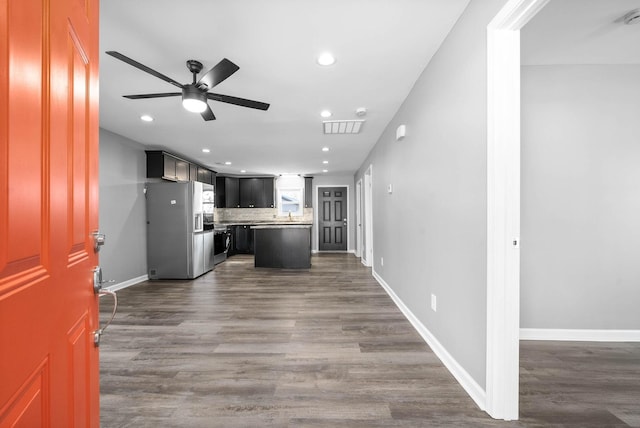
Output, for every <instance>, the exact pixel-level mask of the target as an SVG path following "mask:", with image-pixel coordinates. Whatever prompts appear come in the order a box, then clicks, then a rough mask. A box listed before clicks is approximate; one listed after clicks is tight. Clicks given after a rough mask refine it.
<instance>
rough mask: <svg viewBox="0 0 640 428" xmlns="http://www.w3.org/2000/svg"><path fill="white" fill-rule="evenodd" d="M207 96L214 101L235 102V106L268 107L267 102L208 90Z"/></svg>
mask: <svg viewBox="0 0 640 428" xmlns="http://www.w3.org/2000/svg"><path fill="white" fill-rule="evenodd" d="M207 98H209V99H210V100H214V101H220V102H222V103H228V104H235V105H237V106H241V107H249V108H255V109H258V110H267V109H268V108H269V104H267V103H262V102H260V101H253V100H246V99H244V98H238V97H232V96H229V95H222V94H212V93H210V92H208V93H207Z"/></svg>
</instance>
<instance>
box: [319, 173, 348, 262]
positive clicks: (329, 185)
mask: <svg viewBox="0 0 640 428" xmlns="http://www.w3.org/2000/svg"><path fill="white" fill-rule="evenodd" d="M322 187H346V189H347V251H346V252H347V253H350V252H353V250H349V248H350V245H349V244H350V243H351V239H350V235H351V233H350V232H351V211H350V208H351V201H350V200H349V196H350V195H351V186H350V185H349V184H316V185H315V186H314V193H313V194H314V201H313V228H314V229H315V233H314V236H315V244H314V246H313V252H314V253H319V252H320V222H319V220H318V219H319V217H318V209H319V205H320V188H322ZM326 252H329V253H330V252H331V251H323V253H326Z"/></svg>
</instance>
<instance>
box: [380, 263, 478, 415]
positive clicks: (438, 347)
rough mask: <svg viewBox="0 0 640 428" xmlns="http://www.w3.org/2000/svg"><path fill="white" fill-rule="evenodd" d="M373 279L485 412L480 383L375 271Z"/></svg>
mask: <svg viewBox="0 0 640 428" xmlns="http://www.w3.org/2000/svg"><path fill="white" fill-rule="evenodd" d="M373 277H374V278H375V279H376V281H378V283H379V284H380V285H381V286H382V288H384V290H385V291H386V292H387V294H388V295H389V297H391V300H393V302H394V303H395V304H396V306H397V307H398V309H400V311H402V313H403V314H404V316H405V317H406V318H407V320H409V322H410V323H411V325H413V328H415V329H416V331H417V332H418V334H420V336H422V338H423V339H424V341H425V342H427V345H429V347H430V348H431V349H432V350H433V352H434V353H435V354H436V356H437V357H438V358H439V359H440V361H442V363H443V364H444V366H445V367H446V368H447V370H449V372H451V374H452V375H453V377H455V378H456V380H457V381H458V383H459V384H460V385H461V386H462V387H463V388H464V390H465V391H466V392H467V394H469V396H470V397H471V399H473V401H475V403H476V404H477V405H478V407H479V408H480V410H485V407H486V406H485V403H486V392H485V391H484V389H482V387H481V386H480V385H478V383H477V382H476V381H475V380H474V379H473V378H472V377H471V375H470V374H469V373H468V372H467V371H466V370H465V369H464V368H463V367H462V366H461V365H460V364H459V363H458V362H457V361H456V360H455V359H454V358H453V357H452V356H451V354H449V352H447V350H446V349H445V347H444V346H442V344H441V343H440V342H439V341H438V339H436V338H435V336H434V335H433V334H431V332H430V331H429V330H428V329H427V327H425V326H424V324H422V322H420V320H418V318H417V317H416V316H415V315H414V314H413V312H411V310H410V309H409V308H408V307H407V306H406V305H405V304H404V303H403V302H402V300H400V298H399V297H398V296H397V295H396V293H394V292H393V290H392V289H391V287H389V285H388V284H387V283H386V282H385V281H384V279H382V278H381V277H380V276H379V275H378V274H377V273H376V272H375V271H373Z"/></svg>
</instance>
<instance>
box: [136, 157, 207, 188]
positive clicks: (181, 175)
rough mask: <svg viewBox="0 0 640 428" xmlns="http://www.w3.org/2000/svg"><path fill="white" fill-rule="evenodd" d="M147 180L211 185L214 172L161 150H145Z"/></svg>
mask: <svg viewBox="0 0 640 428" xmlns="http://www.w3.org/2000/svg"><path fill="white" fill-rule="evenodd" d="M146 154H147V178H162V179H164V180H170V181H200V182H202V183H207V184H213V182H214V180H215V172H213V171H211V170H210V169H207V168H204V167H202V166H200V165H197V164H194V163H192V162H189V161H186V160H184V159H181V158H179V157H177V156H174V155H172V154H171V153H167V152H164V151H162V150H147V151H146Z"/></svg>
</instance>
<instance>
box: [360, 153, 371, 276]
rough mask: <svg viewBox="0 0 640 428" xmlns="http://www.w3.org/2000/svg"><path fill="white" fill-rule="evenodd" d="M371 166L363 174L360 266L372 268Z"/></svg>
mask: <svg viewBox="0 0 640 428" xmlns="http://www.w3.org/2000/svg"><path fill="white" fill-rule="evenodd" d="M372 188H373V165H369V168H367V170H366V171H365V173H364V244H363V250H364V251H363V253H362V264H363V265H365V266H368V267H371V266H373V190H372Z"/></svg>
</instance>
